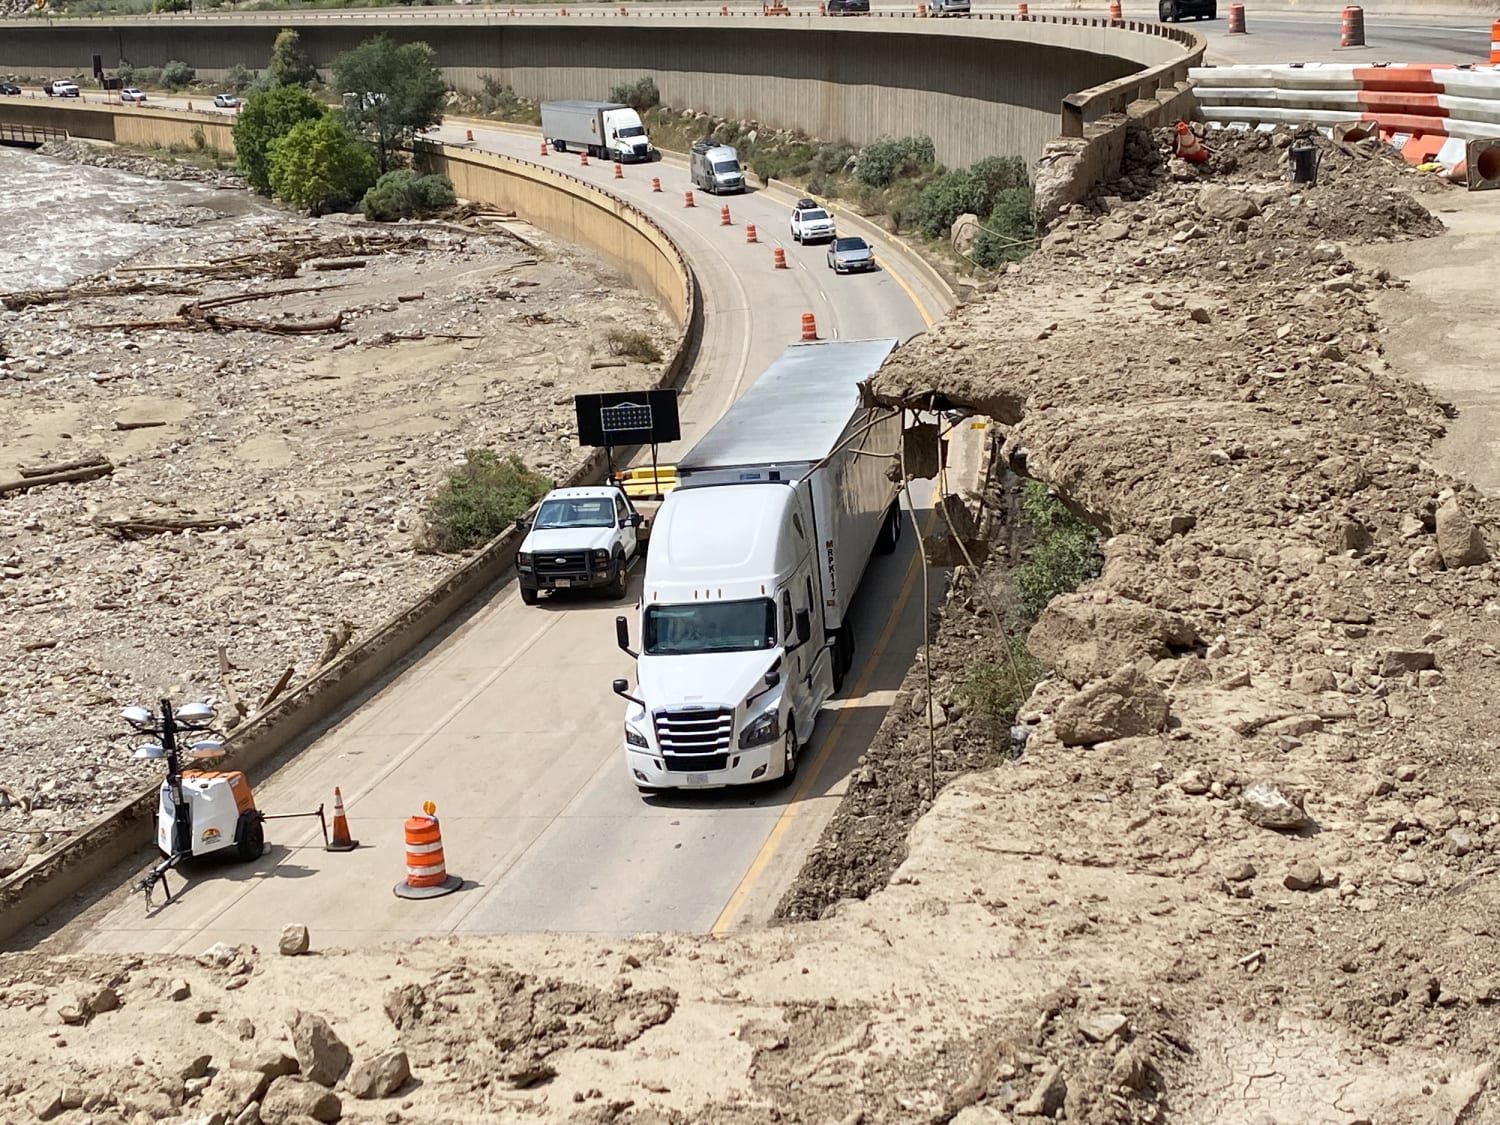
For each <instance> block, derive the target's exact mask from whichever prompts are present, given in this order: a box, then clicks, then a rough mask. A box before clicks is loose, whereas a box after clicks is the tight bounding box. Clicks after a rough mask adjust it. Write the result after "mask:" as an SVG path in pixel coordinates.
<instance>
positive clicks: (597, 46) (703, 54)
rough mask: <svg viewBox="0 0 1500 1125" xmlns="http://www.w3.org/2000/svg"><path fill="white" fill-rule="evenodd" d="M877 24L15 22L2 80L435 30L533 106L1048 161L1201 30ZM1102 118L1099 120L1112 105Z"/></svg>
mask: <svg viewBox="0 0 1500 1125" xmlns="http://www.w3.org/2000/svg"><path fill="white" fill-rule="evenodd" d="M910 15H912V13H896V12H888V13H877V14H876V15H874V16H871V17H870V18H868V19H858V20H851V19H836V18H827V17H820V16H816V15H801V14H799V15H794V16H790V17H783V18H779V19H770V18H765V17H761V16H760V15H758V14H753V15H752V14H748V13H747V12H745V11H744V10H742V9H741V10H736V11H735V12H734V13H733V14H731V15H729V16H724V17H721V16H717V15H711V14H707V13H702V12H698V13H693V12H678V13H674V14H670V15H652V16H639V15H631V16H628V17H620V16H617V15H615V14H614V9H597V8H594V9H587V10H580V11H578V12H576V14H574V15H570V16H567V17H562V16H557V15H555V14H552V13H550V12H549V13H546V14H530V10H528V9H522V10H521V14H518V15H516V16H514V17H512V16H509V15H507V13H506V12H505V11H501V10H493V9H492V10H487V11H478V12H475V11H462V10H457V11H455V10H448V11H440V12H437V11H435V12H424V11H410V10H408V11H397V10H393V9H365V10H344V11H312V12H309V11H297V12H283V13H271V12H267V13H240V14H235V15H217V14H210V15H193V16H187V15H183V16H157V17H138V18H128V17H121V18H114V19H87V20H85V19H76V20H73V19H70V20H53V21H50V22H48V21H24V22H23V21H13V22H12V23H11V24H9V25H8V27H7V34H6V35H5V36H4V37H0V72H3V71H6V70H11V71H17V72H21V73H27V74H35V75H51V76H56V75H59V74H64V73H67V74H74V75H79V74H86V72H87V71H88V69H89V64H90V59H91V56H92V55H94V54H100V55H102V56H103V61H104V65H105V67H106V68H109V69H114V68H116V67H118V66H119V65H120V63H121V62H125V61H128V62H130V63H132V64H134V65H137V66H160V65H162V64H163V63H165V62H167V61H169V60H171V59H182V60H185V61H187V62H189V63H191V64H192V65H193V66H195V67H196V68H197V69H198V71H199V73H200V74H203V75H205V76H214V75H217V74H220V73H222V72H223V71H224V70H226V69H227V68H229V67H230V66H233V65H235V64H236V63H239V64H243V65H245V66H249V67H252V68H257V69H259V68H264V66H265V65H266V60H268V59H269V57H270V53H271V43H272V41H273V40H274V38H275V36H276V33H277V31H278V30H279V29H280V28H281V27H294V28H296V29H297V31H298V33H299V34H300V35H301V38H302V43H303V45H304V47H305V48H306V49H307V50H308V52H309V55H310V56H311V57H312V59H313V60H314V61H315V62H316V63H318V64H320V65H322V66H325V67H326V66H327V64H328V63H329V62H331V60H332V59H333V57H334V56H335V55H337V54H338V53H339V52H341V51H345V50H348V49H350V48H352V47H354V46H355V45H356V44H358V43H359V42H360V41H361V40H362V39H365V38H367V37H368V36H370V35H373V34H376V33H378V32H386V33H388V34H390V35H392V36H393V37H395V38H397V39H400V40H422V41H425V42H427V43H429V44H431V46H432V47H433V49H434V50H435V51H436V52H437V56H438V61H439V64H440V65H441V66H442V68H443V72H444V75H445V77H446V78H447V80H448V81H449V82H450V83H452V84H453V85H454V86H455V87H456V88H457V89H460V90H465V91H471V92H474V91H478V90H479V89H480V88H481V87H482V84H483V81H484V79H485V78H486V77H491V78H493V79H494V80H495V81H498V82H501V83H504V84H508V85H510V86H513V87H514V88H515V89H516V91H517V92H518V93H520V94H522V95H524V96H526V97H532V98H556V97H573V98H603V97H606V96H607V95H608V93H609V89H610V87H611V86H612V85H615V84H617V83H620V82H627V81H634V80H635V79H637V78H639V77H640V76H642V75H645V74H650V75H652V76H654V77H655V79H656V82H657V85H658V87H659V88H660V90H661V95H662V100H663V102H664V103H665V104H667V105H671V106H677V107H682V108H691V109H697V110H702V111H705V112H709V113H714V114H718V115H721V116H727V117H734V118H742V119H746V120H753V121H757V122H760V123H762V124H764V125H767V126H771V127H776V128H799V129H802V130H804V131H806V132H808V133H809V134H811V135H813V136H817V137H820V138H822V139H825V140H833V141H846V142H849V143H853V144H863V143H866V142H868V141H872V140H875V139H877V138H878V137H881V136H887V135H890V136H899V135H904V134H908V133H926V134H928V135H929V136H931V137H932V139H933V143H934V146H935V147H936V150H937V155H938V159H939V160H941V161H943V162H944V163H946V164H949V165H961V164H967V163H970V162H972V161H974V160H977V159H979V158H981V157H985V156H994V155H1023V156H1025V157H1026V158H1027V159H1028V160H1035V159H1036V158H1037V157H1038V156H1040V154H1041V152H1042V148H1043V146H1044V145H1045V144H1046V143H1047V142H1048V141H1049V140H1051V139H1052V138H1053V137H1055V136H1056V135H1057V134H1058V133H1059V132H1065V131H1066V130H1065V129H1064V128H1062V127H1061V126H1060V124H1059V115H1060V114H1061V113H1062V106H1063V101H1064V98H1065V97H1067V96H1068V95H1069V94H1070V93H1073V92H1075V91H1080V90H1090V89H1093V88H1096V87H1100V86H1103V85H1105V84H1107V83H1111V82H1113V81H1115V80H1116V79H1120V78H1124V77H1126V76H1129V75H1132V74H1138V73H1140V72H1141V71H1143V70H1150V69H1151V68H1155V67H1159V66H1164V65H1165V66H1172V65H1175V64H1176V63H1178V62H1184V63H1185V65H1192V64H1195V63H1196V62H1197V61H1199V60H1201V49H1200V53H1199V55H1198V57H1197V58H1195V59H1192V60H1191V61H1190V62H1189V61H1186V60H1187V56H1189V55H1190V54H1192V52H1193V45H1194V43H1195V42H1201V40H1199V39H1198V37H1197V36H1195V35H1194V34H1193V33H1192V32H1189V31H1186V30H1185V29H1181V28H1175V27H1163V26H1161V25H1158V24H1122V25H1119V26H1111V25H1110V24H1109V23H1108V21H1107V20H1104V19H1085V18H1075V17H1044V16H1037V17H1033V18H1032V19H1031V20H1030V21H1025V22H1023V21H1019V20H1016V19H1014V18H1013V17H1010V16H995V15H993V14H988V13H987V14H985V15H984V16H979V17H975V18H973V19H969V20H922V19H915V18H905V17H908V16H910ZM1096 116H1097V114H1096Z"/></svg>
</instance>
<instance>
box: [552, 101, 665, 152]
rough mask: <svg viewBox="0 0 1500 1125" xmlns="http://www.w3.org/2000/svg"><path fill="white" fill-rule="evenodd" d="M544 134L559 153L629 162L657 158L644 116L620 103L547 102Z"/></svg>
mask: <svg viewBox="0 0 1500 1125" xmlns="http://www.w3.org/2000/svg"><path fill="white" fill-rule="evenodd" d="M542 136H543V137H545V138H546V140H547V143H548V144H550V145H551V146H552V148H553V149H554V150H555V151H557V152H568V151H570V150H571V151H572V152H586V153H588V154H589V155H590V156H592V157H595V158H597V159H599V160H618V161H621V162H622V163H626V164H629V163H631V162H633V161H642V160H654V159H655V158H656V149H654V148H653V147H652V146H651V142H650V141H649V140H648V139H647V138H646V126H645V125H643V124H642V123H641V115H640V114H638V113H637V112H636V111H635V110H633V109H631V108H630V107H629V106H628V105H621V104H620V103H619V102H584V101H567V102H543V103H542Z"/></svg>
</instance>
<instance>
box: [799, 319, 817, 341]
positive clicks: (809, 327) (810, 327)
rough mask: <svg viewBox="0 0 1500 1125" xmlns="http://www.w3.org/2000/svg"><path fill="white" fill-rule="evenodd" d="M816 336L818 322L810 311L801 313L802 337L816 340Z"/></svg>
mask: <svg viewBox="0 0 1500 1125" xmlns="http://www.w3.org/2000/svg"><path fill="white" fill-rule="evenodd" d="M817 338H818V322H817V321H816V320H814V319H813V314H812V313H803V314H802V339H803V340H804V341H806V340H816V339H817Z"/></svg>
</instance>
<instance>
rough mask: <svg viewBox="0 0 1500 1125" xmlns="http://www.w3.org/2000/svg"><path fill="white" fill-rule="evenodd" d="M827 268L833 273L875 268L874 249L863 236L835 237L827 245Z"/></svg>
mask: <svg viewBox="0 0 1500 1125" xmlns="http://www.w3.org/2000/svg"><path fill="white" fill-rule="evenodd" d="M828 268H829V269H831V270H832V271H833V272H834V273H853V272H854V271H856V270H872V269H874V268H875V251H873V250H871V249H870V244H869V243H868V242H866V241H865V240H864V239H863V238H835V239H834V240H833V245H831V246H830V247H828Z"/></svg>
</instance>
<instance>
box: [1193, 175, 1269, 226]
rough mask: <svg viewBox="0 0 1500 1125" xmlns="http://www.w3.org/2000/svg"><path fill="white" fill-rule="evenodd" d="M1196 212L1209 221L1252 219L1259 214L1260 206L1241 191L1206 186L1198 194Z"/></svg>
mask: <svg viewBox="0 0 1500 1125" xmlns="http://www.w3.org/2000/svg"><path fill="white" fill-rule="evenodd" d="M1198 210H1199V211H1202V212H1203V214H1205V215H1207V216H1208V217H1209V218H1210V219H1226V220H1227V219H1253V218H1255V216H1256V215H1259V214H1260V205H1259V204H1257V203H1256V202H1255V200H1253V199H1251V198H1250V197H1249V196H1248V195H1246V194H1245V193H1244V192H1242V191H1236V190H1235V189H1234V188H1231V187H1225V186H1224V185H1223V184H1208V185H1207V186H1205V187H1203V188H1202V189H1201V190H1200V191H1199V192H1198Z"/></svg>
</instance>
